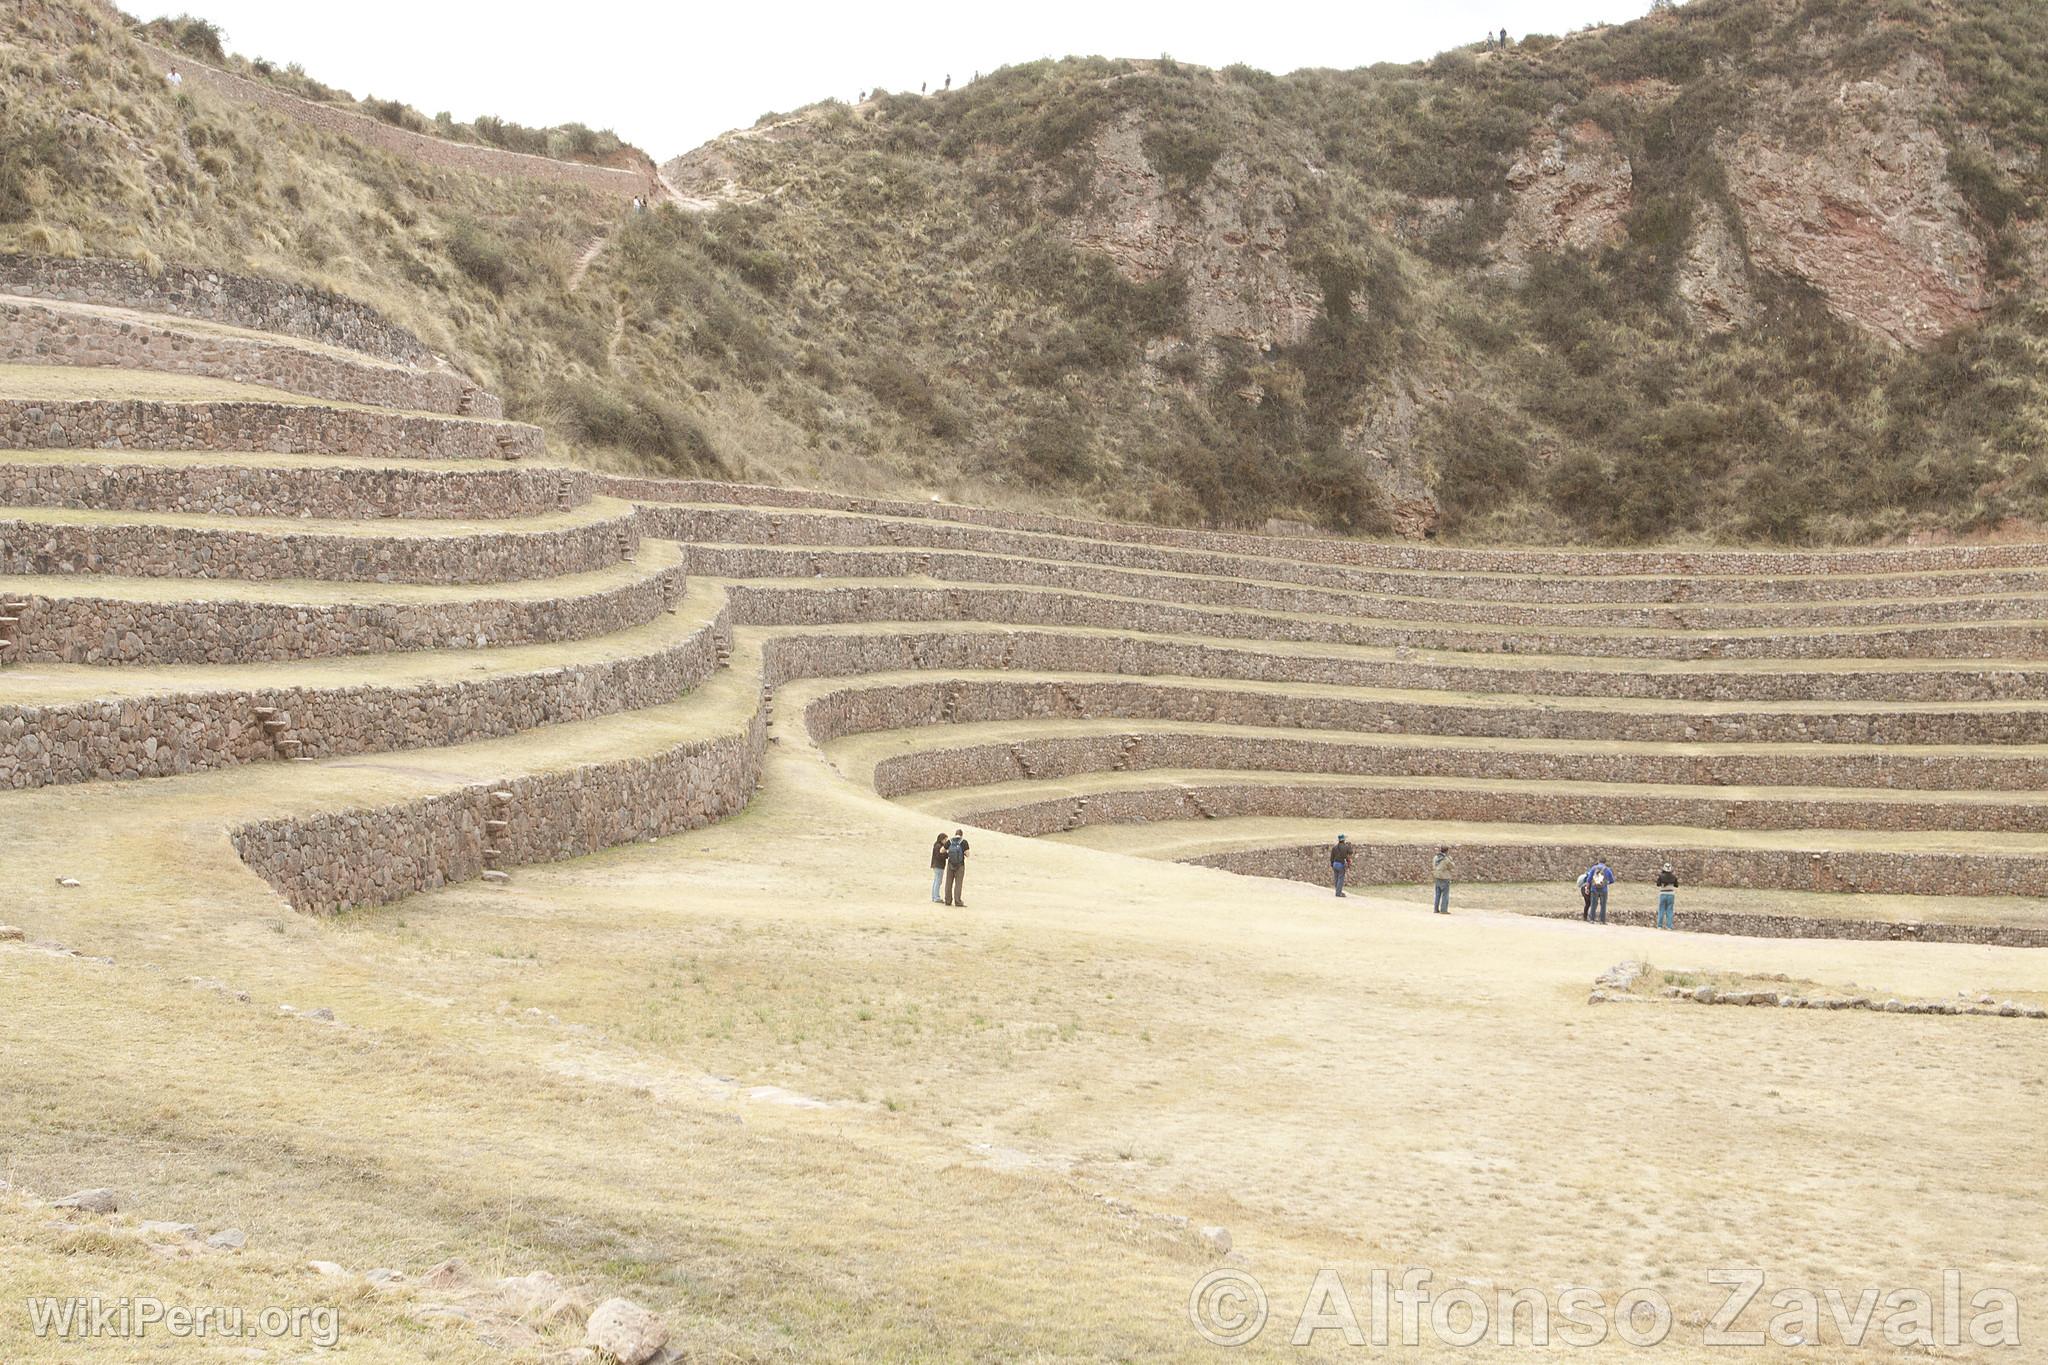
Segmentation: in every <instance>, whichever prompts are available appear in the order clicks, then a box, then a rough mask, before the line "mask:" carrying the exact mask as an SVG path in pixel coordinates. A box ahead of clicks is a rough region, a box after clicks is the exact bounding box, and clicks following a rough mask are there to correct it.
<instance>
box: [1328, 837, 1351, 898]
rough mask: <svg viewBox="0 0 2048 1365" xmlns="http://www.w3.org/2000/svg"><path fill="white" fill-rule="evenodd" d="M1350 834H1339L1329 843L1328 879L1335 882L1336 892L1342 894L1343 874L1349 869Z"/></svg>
mask: <svg viewBox="0 0 2048 1365" xmlns="http://www.w3.org/2000/svg"><path fill="white" fill-rule="evenodd" d="M1351 853H1352V844H1351V836H1350V835H1348V834H1340V835H1338V836H1337V842H1336V843H1334V844H1331V845H1330V880H1331V881H1333V882H1335V883H1336V884H1337V894H1338V895H1340V896H1341V895H1343V894H1344V874H1345V873H1347V872H1349V871H1350V870H1351Z"/></svg>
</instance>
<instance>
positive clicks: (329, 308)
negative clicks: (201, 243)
mask: <svg viewBox="0 0 2048 1365" xmlns="http://www.w3.org/2000/svg"><path fill="white" fill-rule="evenodd" d="M0 294H20V295H24V296H27V297H30V298H40V299H62V300H65V301H67V302H71V303H88V304H99V305H102V306H105V307H110V308H133V309H138V310H140V311H142V312H145V313H170V314H174V315H176V316H178V317H187V318H198V319H201V320H203V321H207V322H219V323H225V324H227V325H228V326H230V327H246V328H249V329H250V330H252V331H258V332H277V333H280V334H282V335H284V336H294V337H301V338H304V339H305V340H307V341H318V342H324V343H326V344H327V345H330V346H341V347H345V348H346V349H348V350H351V351H361V352H362V353H363V354H365V355H371V356H376V357H378V358H380V359H383V360H390V361H395V362H397V363H398V364H401V365H414V366H421V367H427V366H433V365H436V364H438V363H440V361H439V357H437V356H436V355H435V354H434V353H433V352H432V351H431V350H429V349H427V347H426V345H425V343H423V342H422V341H421V340H420V339H419V338H418V337H416V336H414V335H413V334H412V333H411V332H408V331H406V330H405V329H404V328H403V327H400V326H398V325H396V324H395V323H392V322H389V321H387V320H386V319H385V318H384V317H383V316H382V315H381V314H379V313H378V312H377V311H376V310H375V309H373V308H370V307H369V306H368V305H366V304H361V303H357V302H356V301H355V300H354V299H348V298H343V297H342V296H341V295H339V294H333V293H329V292H328V291H327V290H324V289H315V288H311V287H310V286H307V285H302V284H290V283H287V282H286V281H283V280H273V279H266V278H263V277H262V276H258V275H236V274H233V273H230V272H228V271H222V270H204V269H199V268H196V267H193V266H185V265H166V266H164V267H163V268H162V269H161V270H158V271H155V272H151V271H149V270H147V269H145V268H144V267H143V266H141V265H140V264H138V263H137V262H135V261H123V260H115V259H112V258H109V257H87V258H84V259H77V260H74V259H67V258H65V257H60V256H39V255H33V254H29V253H21V252H0Z"/></svg>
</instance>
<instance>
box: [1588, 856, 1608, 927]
mask: <svg viewBox="0 0 2048 1365" xmlns="http://www.w3.org/2000/svg"><path fill="white" fill-rule="evenodd" d="M1612 885H1614V869H1613V868H1611V867H1609V866H1608V865H1607V864H1606V862H1605V861H1603V860H1602V859H1600V858H1599V857H1595V858H1594V859H1593V865H1592V866H1591V867H1589V868H1587V869H1586V918H1587V919H1589V920H1591V921H1592V922H1593V923H1595V924H1605V923H1607V888H1608V887H1610V886H1612Z"/></svg>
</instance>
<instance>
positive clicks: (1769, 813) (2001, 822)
mask: <svg viewBox="0 0 2048 1365" xmlns="http://www.w3.org/2000/svg"><path fill="white" fill-rule="evenodd" d="M1603 785H1605V786H1608V787H1609V789H1608V790H1599V791H1585V790H1571V789H1563V788H1559V787H1554V786H1551V787H1542V788H1538V789H1531V790H1526V791H1513V790H1500V789H1475V788H1470V787H1442V786H1426V785H1416V784H1401V785H1386V786H1372V787H1347V786H1342V785H1336V784H1315V785H1309V784H1303V783H1300V782H1252V781H1245V782H1226V781H1217V780H1214V779H1211V778H1202V779H1200V780H1198V781H1193V782H1190V783H1189V784H1188V785H1186V786H1174V787H1149V788H1130V789H1124V790H1105V791H1091V792H1089V793H1087V794H1086V795H1085V796H1083V797H1079V798H1076V797H1072V796H1063V797H1050V798H1046V799H1042V800H1035V801H1021V802H1020V801H1016V800H1015V799H1014V798H1013V799H1011V800H1009V801H1003V802H999V803H998V804H995V805H988V804H985V803H986V802H987V801H988V800H989V798H988V797H986V796H983V797H980V798H974V797H970V796H965V795H963V796H961V797H960V798H958V801H959V803H960V804H959V805H958V806H957V808H951V809H950V813H951V814H952V816H953V818H955V819H961V820H967V821H970V822H971V823H973V824H976V825H979V826H980V827H981V828H983V829H992V830H996V831H998V832H999V833H1003V834H1018V835H1024V836H1027V837H1035V836H1038V835H1041V834H1054V833H1058V832H1060V831H1063V830H1070V829H1081V828H1083V827H1086V826H1089V825H1142V824H1153V823H1156V822H1159V821H1168V820H1223V819H1238V818H1252V817H1263V818H1275V819H1329V820H1435V821H1480V822H1484V823H1488V824H1514V825H1613V826H1615V827H1617V828H1629V827H1638V828H1639V827H1643V826H1648V825H1671V826H1679V827H1684V828H1690V829H1745V830H1815V829H1826V830H1890V831H1895V832H1896V831H1903V830H1925V829H1940V830H1945V831H1964V830H1968V831H1977V832H1984V833H1997V834H2032V833H2035V832H2037V831H2039V829H2040V827H2041V807H2040V805H2039V804H2038V803H2036V802H2034V801H2032V800H2029V799H2025V798H2018V799H2013V800H2006V801H1925V800H1922V801H1912V800H1896V801H1859V800H1853V799H1844V798H1827V799H1823V798H1817V797H1812V796H1793V797H1770V796H1732V797H1723V796H1712V795H1691V794H1685V795H1680V794H1674V793H1651V792H1641V791H1630V790H1628V789H1627V788H1626V787H1622V786H1619V785H1613V784H1603ZM977 800H978V801H979V802H981V803H983V804H974V802H976V801H977ZM1987 856H1991V855H1987Z"/></svg>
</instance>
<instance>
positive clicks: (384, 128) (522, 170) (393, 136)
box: [141, 43, 659, 200]
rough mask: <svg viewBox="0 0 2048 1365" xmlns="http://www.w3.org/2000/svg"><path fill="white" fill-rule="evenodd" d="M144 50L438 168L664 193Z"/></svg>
mask: <svg viewBox="0 0 2048 1365" xmlns="http://www.w3.org/2000/svg"><path fill="white" fill-rule="evenodd" d="M141 46H142V49H143V51H145V52H147V53H149V54H151V56H153V57H154V58H155V59H156V61H157V62H158V63H159V64H160V65H161V66H162V67H163V69H164V70H166V71H168V70H170V69H171V68H173V67H175V68H176V69H177V70H178V72H179V73H180V74H181V75H182V76H183V77H184V78H185V80H186V81H187V82H189V83H191V84H193V85H198V86H203V87H205V88H207V89H209V90H212V91H214V92H215V93H217V94H219V95H222V96H224V97H225V98H227V99H231V100H234V101H236V102H237V103H240V104H254V105H258V106H261V107H262V108H265V109H269V110H272V111H274V112H276V113H279V114H282V115H284V116H285V117H286V118H289V119H293V120H295V121H297V122H299V123H305V124H310V125H311V126H313V127H315V128H318V129H320V130H321V131H323V132H328V133H334V134H337V135H339V136H341V137H346V138H352V139H354V140H355V141H357V142H361V143H364V144H366V145H368V146H371V147H379V148H382V149H383V150H385V151H387V152H391V153H393V154H395V155H397V156H402V157H404V158H405V159H406V160H408V161H411V162H414V163H416V164H418V165H421V166H425V167H427V168H428V169H430V170H437V171H458V172H461V173H464V174H468V175H487V176H493V177H497V178H501V179H514V180H533V181H539V182H540V183H542V184H546V185H552V186H555V187H556V188H559V189H573V190H585V191H588V192H590V193H592V194H600V195H606V196H609V197H611V198H614V199H620V200H626V199H631V198H633V197H635V196H636V195H638V196H648V197H652V196H653V194H654V193H655V192H656V190H657V189H658V188H659V186H658V185H657V183H656V182H655V179H654V175H653V172H652V171H651V170H648V171H629V170H621V169H619V168H617V167H614V166H592V165H588V164H586V163H584V162H580V161H557V160H555V159H554V158H553V157H546V156H532V155H529V154H527V153H525V152H511V151H506V150H504V149H503V148H499V147H480V146H476V145H474V144H472V143H467V142H450V141H449V140H448V139H446V138H439V137H430V136H428V135H427V134H425V133H415V132H412V131H411V130H410V129H406V128H399V127H396V126H394V125H392V124H389V123H386V122H384V121H383V120H382V119H378V118H373V117H371V116H370V115H368V114H363V113H358V112H356V111H355V110H353V109H347V108H342V107H339V106H336V105H331V104H321V103H319V102H317V101H315V100H309V99H301V98H300V97H299V96H297V95H292V94H287V93H286V92H285V91H282V90H279V89H277V88H276V87H274V86H270V85H265V84H263V83H262V82H261V81H253V80H249V79H247V78H246V77H243V76H237V75H235V74H234V73H233V72H229V71H222V70H220V69H219V68H218V67H212V66H207V65H206V64H204V63H203V62H195V61H193V60H192V59H191V58H190V57H189V56H186V55H183V54H180V53H175V52H167V51H165V50H164V49H162V48H159V47H154V46H152V45H150V44H148V43H144V44H142V45H141Z"/></svg>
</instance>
